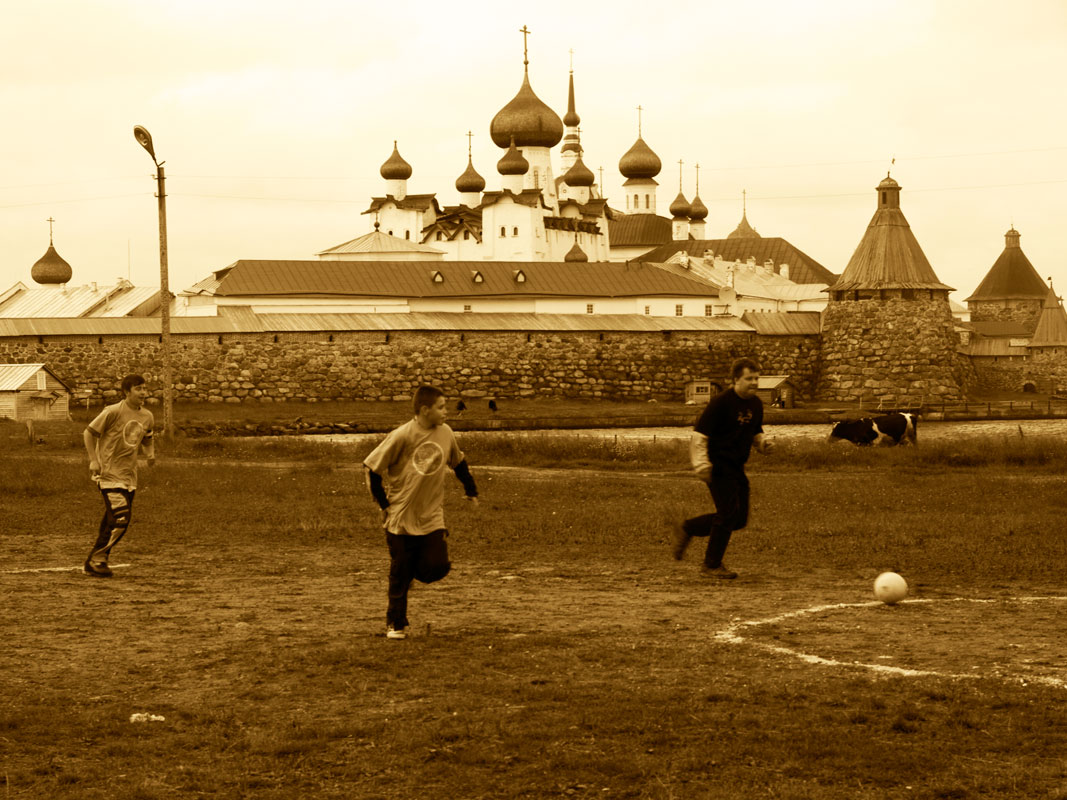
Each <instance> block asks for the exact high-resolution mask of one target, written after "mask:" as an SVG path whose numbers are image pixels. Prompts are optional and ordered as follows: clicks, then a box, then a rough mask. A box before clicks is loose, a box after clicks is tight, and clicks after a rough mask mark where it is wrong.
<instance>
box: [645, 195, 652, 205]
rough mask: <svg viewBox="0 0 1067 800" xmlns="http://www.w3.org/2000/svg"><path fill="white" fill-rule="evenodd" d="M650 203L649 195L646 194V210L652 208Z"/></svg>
mask: <svg viewBox="0 0 1067 800" xmlns="http://www.w3.org/2000/svg"><path fill="white" fill-rule="evenodd" d="M648 203H649V200H648V195H647V194H646V195H645V208H651V206H650V205H649V204H648Z"/></svg>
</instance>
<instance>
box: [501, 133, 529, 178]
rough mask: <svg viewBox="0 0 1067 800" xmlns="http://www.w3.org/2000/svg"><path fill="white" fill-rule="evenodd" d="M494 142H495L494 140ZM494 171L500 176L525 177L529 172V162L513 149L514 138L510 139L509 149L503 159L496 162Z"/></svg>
mask: <svg viewBox="0 0 1067 800" xmlns="http://www.w3.org/2000/svg"><path fill="white" fill-rule="evenodd" d="M494 141H495V140H494ZM496 171H497V172H499V173H500V174H501V175H525V174H526V173H527V172H529V171H530V162H529V161H527V160H526V159H525V158H523V156H522V153H520V152H519V150H518V149H517V148H516V147H515V137H514V136H512V137H511V147H509V148H508V151H507V152H506V153H504V157H503V158H502V159H500V160H499V161H498V162H496Z"/></svg>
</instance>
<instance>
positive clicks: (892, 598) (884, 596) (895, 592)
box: [874, 572, 908, 606]
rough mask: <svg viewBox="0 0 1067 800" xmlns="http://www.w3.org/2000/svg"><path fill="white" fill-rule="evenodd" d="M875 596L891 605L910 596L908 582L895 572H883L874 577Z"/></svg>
mask: <svg viewBox="0 0 1067 800" xmlns="http://www.w3.org/2000/svg"><path fill="white" fill-rule="evenodd" d="M874 596H875V597H877V598H878V599H879V600H881V601H882V602H883V603H885V604H886V605H887V606H891V605H893V604H894V603H899V602H900V601H901V600H903V599H904V598H905V597H907V596H908V582H907V581H906V580H904V579H903V578H902V577H900V576H899V575H897V573H895V572H883V573H882V574H881V575H879V576H878V577H877V578H875V579H874Z"/></svg>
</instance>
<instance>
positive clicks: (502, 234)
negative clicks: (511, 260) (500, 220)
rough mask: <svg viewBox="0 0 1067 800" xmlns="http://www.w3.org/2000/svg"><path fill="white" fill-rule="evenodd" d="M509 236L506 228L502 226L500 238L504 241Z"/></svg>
mask: <svg viewBox="0 0 1067 800" xmlns="http://www.w3.org/2000/svg"><path fill="white" fill-rule="evenodd" d="M507 235H508V229H507V228H505V227H504V226H503V225H501V226H500V238H501V239H503V238H504V237H505V236H507Z"/></svg>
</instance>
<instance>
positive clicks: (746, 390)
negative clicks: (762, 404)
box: [730, 358, 760, 400]
mask: <svg viewBox="0 0 1067 800" xmlns="http://www.w3.org/2000/svg"><path fill="white" fill-rule="evenodd" d="M759 372H760V367H759V364H757V363H756V362H755V361H753V360H752V359H751V358H739V359H737V361H735V362H734V365H733V366H732V367H731V368H730V377H731V378H732V379H733V382H734V391H735V392H737V394H738V396H739V397H741V398H742V399H745V400H747V399H748V398H749V397H753V396H755V394H756V389H758V388H759Z"/></svg>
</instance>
